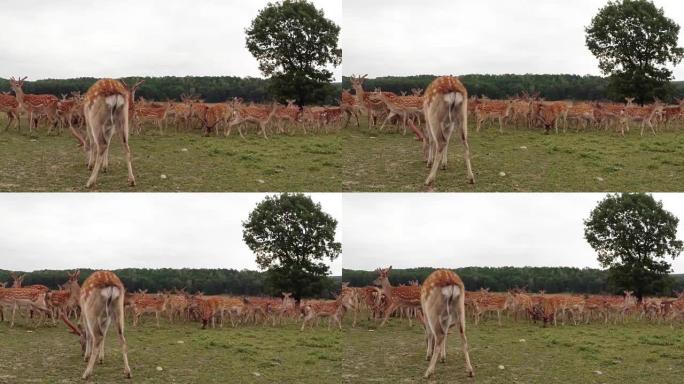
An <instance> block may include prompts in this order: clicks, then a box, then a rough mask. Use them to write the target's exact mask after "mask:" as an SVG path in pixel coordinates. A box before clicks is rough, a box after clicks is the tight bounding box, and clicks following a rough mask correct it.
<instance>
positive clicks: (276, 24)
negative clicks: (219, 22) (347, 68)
mask: <svg viewBox="0 0 684 384" xmlns="http://www.w3.org/2000/svg"><path fill="white" fill-rule="evenodd" d="M245 33H246V45H247V49H248V50H249V51H250V52H251V53H252V55H254V57H255V58H256V59H257V61H258V62H259V69H260V70H261V72H262V73H263V74H264V76H267V77H269V78H270V89H271V91H272V92H273V94H275V95H276V96H277V97H280V98H283V99H294V100H296V102H297V104H298V105H304V104H305V103H307V102H309V101H311V100H316V99H317V98H319V97H320V94H321V93H325V92H326V89H329V88H330V86H331V85H330V83H331V82H332V76H333V74H332V72H331V71H330V70H329V69H328V67H329V66H330V65H332V66H338V65H339V64H340V63H341V62H342V50H341V49H340V48H339V47H338V39H339V34H340V27H339V26H338V25H337V24H335V23H334V22H333V21H332V20H330V19H328V18H326V17H325V14H324V12H323V10H320V9H317V8H316V7H315V6H314V4H312V3H310V2H308V1H306V0H284V1H283V2H276V3H268V5H267V6H266V7H265V8H264V9H262V10H261V11H259V14H258V15H257V16H256V18H254V20H252V23H251V25H250V26H249V27H248V28H247V29H246V31H245Z"/></svg>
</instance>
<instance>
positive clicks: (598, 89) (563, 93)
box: [342, 74, 684, 102]
mask: <svg viewBox="0 0 684 384" xmlns="http://www.w3.org/2000/svg"><path fill="white" fill-rule="evenodd" d="M435 77H436V76H435V75H419V76H387V77H377V78H374V79H367V80H366V81H365V82H364V89H366V90H368V91H372V90H374V89H375V88H380V89H382V90H383V91H390V92H394V93H397V94H400V93H401V92H407V93H408V94H410V93H411V89H413V88H422V89H425V88H426V87H427V86H428V84H430V82H431V81H432V80H434V79H435ZM459 78H460V79H461V81H462V82H463V84H464V85H465V86H466V88H468V93H469V94H470V95H477V96H487V97H489V98H491V99H503V98H507V97H515V96H517V95H521V94H522V93H523V92H527V93H528V94H535V93H537V92H538V93H539V96H540V97H543V98H544V99H546V100H615V101H620V102H624V99H622V98H621V97H619V96H617V95H611V94H610V93H609V91H608V80H607V79H606V78H605V77H600V76H589V75H587V76H579V75H565V74H558V75H532V74H525V75H514V74H506V75H478V74H471V75H463V76H459ZM342 88H344V89H350V88H351V81H350V78H349V77H343V78H342ZM672 89H673V93H672V95H671V96H670V97H665V98H664V99H663V100H667V101H673V100H674V99H675V98H684V81H678V82H672Z"/></svg>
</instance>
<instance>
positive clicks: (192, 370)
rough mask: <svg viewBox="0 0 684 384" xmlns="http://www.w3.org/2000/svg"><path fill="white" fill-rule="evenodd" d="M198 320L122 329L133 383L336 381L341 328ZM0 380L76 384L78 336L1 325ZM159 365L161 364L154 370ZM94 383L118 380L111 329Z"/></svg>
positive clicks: (116, 347)
mask: <svg viewBox="0 0 684 384" xmlns="http://www.w3.org/2000/svg"><path fill="white" fill-rule="evenodd" d="M199 328H200V325H199V324H197V323H185V324H168V323H166V322H162V325H161V327H160V328H159V329H157V328H156V327H155V326H154V320H151V319H149V318H146V319H145V323H144V324H143V325H142V326H140V327H137V328H133V327H132V326H130V324H128V325H127V327H126V330H125V332H126V337H127V339H128V347H129V354H128V358H129V361H130V365H131V369H132V371H133V382H138V383H316V384H320V383H334V382H339V377H340V370H341V359H342V344H341V343H342V334H341V333H340V332H339V331H334V330H333V331H328V329H327V327H324V326H321V327H314V328H313V330H309V329H307V330H306V331H304V332H300V331H299V328H298V326H297V325H296V324H294V323H291V324H289V325H283V326H278V327H270V326H267V327H263V326H242V327H237V328H231V327H230V326H228V327H226V328H223V329H219V328H216V329H207V330H201V329H199ZM0 340H2V342H0V356H2V358H0V383H28V382H33V383H36V382H39V383H57V382H59V383H81V382H82V380H81V375H82V374H83V371H84V370H85V363H84V362H83V361H82V359H81V357H80V353H81V347H80V345H79V343H78V338H77V337H76V336H74V335H72V334H70V333H68V332H67V328H66V326H64V325H63V324H59V325H58V326H57V327H52V326H43V327H39V328H35V329H34V328H33V327H27V326H25V325H23V324H19V325H16V326H15V328H14V329H10V328H9V324H8V323H6V322H5V323H2V324H0ZM157 367H161V368H162V370H161V371H159V370H157ZM92 382H97V383H123V382H126V381H125V380H124V379H123V362H122V360H121V350H120V349H119V341H118V339H117V337H116V331H115V330H114V328H111V329H110V334H109V335H108V338H107V341H106V342H105V362H104V364H103V365H99V364H98V365H96V366H95V371H94V377H93V380H92Z"/></svg>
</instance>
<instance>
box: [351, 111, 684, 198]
mask: <svg viewBox="0 0 684 384" xmlns="http://www.w3.org/2000/svg"><path fill="white" fill-rule="evenodd" d="M472 120H473V119H471V120H470V121H471V124H469V125H470V126H469V141H470V148H471V156H472V163H473V171H474V173H475V180H476V182H475V185H470V184H468V183H467V181H466V175H465V166H464V162H463V158H462V153H463V150H462V146H461V143H460V140H459V138H458V137H457V136H456V135H454V136H453V137H452V138H451V142H450V144H449V163H448V168H447V170H446V171H440V172H438V173H437V180H436V182H435V186H436V187H435V190H437V191H441V192H448V191H454V192H456V191H463V192H556V191H559V192H560V191H562V192H603V191H618V190H629V191H634V192H638V191H641V192H646V191H654V190H657V191H663V192H665V191H681V189H682V185H683V183H684V179H683V178H682V176H681V175H682V174H684V135H683V134H682V133H681V132H679V131H678V130H677V129H676V128H674V127H673V128H669V129H663V130H661V131H659V132H658V134H657V135H656V136H653V135H652V134H645V135H644V136H643V137H641V136H639V129H637V127H636V125H635V124H632V129H631V130H630V131H629V132H627V133H626V136H625V137H624V138H623V137H620V136H619V134H617V133H615V132H614V131H604V130H600V131H599V130H597V129H594V128H590V129H587V130H581V131H579V132H575V128H574V127H572V128H568V131H567V132H566V133H563V132H562V131H561V133H559V134H555V133H551V134H549V135H544V134H543V130H542V129H527V128H522V127H513V126H511V125H510V124H508V125H506V126H505V127H504V133H499V131H498V126H497V125H486V126H483V127H482V130H481V131H480V132H479V133H478V132H475V124H474V122H473V121H472ZM400 130H401V129H400V128H395V127H392V126H390V127H389V129H388V127H385V130H384V131H382V132H380V131H378V129H377V128H368V125H367V119H366V117H365V116H363V117H362V118H361V127H360V128H356V127H355V126H354V124H353V121H352V122H350V123H349V126H348V128H347V129H345V130H343V131H342V132H343V133H342V141H343V144H342V152H343V164H342V169H343V173H342V186H343V187H342V188H343V189H342V190H343V191H347V192H350V191H359V192H419V191H425V190H426V187H425V186H424V185H423V182H424V181H425V178H426V177H427V174H428V169H427V167H426V166H425V163H424V162H423V160H422V149H421V143H420V142H419V141H416V140H415V136H414V135H413V134H411V133H410V131H409V133H408V134H407V135H406V136H404V135H402V134H401V133H400V132H399V131H400ZM502 172H503V174H505V175H502V174H501V173H502Z"/></svg>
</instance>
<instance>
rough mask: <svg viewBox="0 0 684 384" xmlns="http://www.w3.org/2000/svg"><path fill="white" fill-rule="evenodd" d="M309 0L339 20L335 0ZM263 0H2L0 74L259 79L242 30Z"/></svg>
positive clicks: (339, 6) (32, 77) (338, 0)
mask: <svg viewBox="0 0 684 384" xmlns="http://www.w3.org/2000/svg"><path fill="white" fill-rule="evenodd" d="M312 1H313V3H314V4H316V6H317V7H318V8H322V9H323V10H324V12H325V15H326V17H328V18H329V19H331V20H333V21H335V22H336V23H337V24H338V25H340V26H341V23H342V3H341V0H312ZM267 3H268V0H200V1H189V0H116V1H92V0H64V1H43V0H3V1H2V2H1V5H0V6H1V17H0V19H1V22H0V24H1V25H2V33H0V47H2V50H1V51H0V77H4V78H7V77H9V76H28V77H29V80H36V79H44V78H71V77H82V76H92V77H124V76H186V75H197V76H218V75H225V76H253V77H261V73H260V72H259V68H258V64H257V62H256V60H255V59H254V57H252V55H251V54H250V53H249V51H248V50H247V48H245V34H244V30H245V28H247V27H248V26H249V25H250V23H251V21H252V19H254V17H255V16H256V15H257V13H258V11H259V10H260V9H262V8H264V7H265V6H266V4H267ZM335 73H336V77H337V78H339V77H340V76H341V68H340V67H338V69H337V70H336V71H335Z"/></svg>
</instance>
